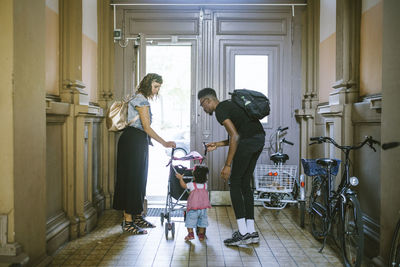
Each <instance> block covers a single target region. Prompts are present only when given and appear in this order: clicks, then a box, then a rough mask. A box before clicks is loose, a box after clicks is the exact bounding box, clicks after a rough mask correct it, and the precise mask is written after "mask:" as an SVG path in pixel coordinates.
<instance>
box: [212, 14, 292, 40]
mask: <svg viewBox="0 0 400 267" xmlns="http://www.w3.org/2000/svg"><path fill="white" fill-rule="evenodd" d="M249 28H250V29H251V30H248V29H249ZM217 34H220V35H247V36H248V35H286V34H287V20H286V19H285V18H279V19H278V18H277V19H250V18H226V17H223V18H217Z"/></svg>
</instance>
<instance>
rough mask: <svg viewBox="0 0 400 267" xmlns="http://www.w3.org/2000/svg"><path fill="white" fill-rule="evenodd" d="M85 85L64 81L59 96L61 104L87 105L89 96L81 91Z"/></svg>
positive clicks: (73, 81)
mask: <svg viewBox="0 0 400 267" xmlns="http://www.w3.org/2000/svg"><path fill="white" fill-rule="evenodd" d="M85 87H86V85H85V84H84V83H83V82H82V81H79V80H65V81H64V82H63V88H62V89H61V92H60V96H61V100H62V102H66V103H71V104H75V105H89V95H88V94H87V93H86V92H85V91H84V90H83V89H84V88H85Z"/></svg>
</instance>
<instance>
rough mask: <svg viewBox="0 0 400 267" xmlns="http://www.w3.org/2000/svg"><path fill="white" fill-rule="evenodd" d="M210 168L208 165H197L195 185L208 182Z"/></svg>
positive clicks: (194, 170) (194, 173)
mask: <svg viewBox="0 0 400 267" xmlns="http://www.w3.org/2000/svg"><path fill="white" fill-rule="evenodd" d="M207 174H208V168H207V166H206V165H200V164H196V165H195V166H194V169H193V176H194V181H195V183H198V184H204V183H205V182H207Z"/></svg>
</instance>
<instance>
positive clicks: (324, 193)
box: [302, 136, 379, 267]
mask: <svg viewBox="0 0 400 267" xmlns="http://www.w3.org/2000/svg"><path fill="white" fill-rule="evenodd" d="M310 141H312V143H310V145H314V144H321V143H331V144H333V145H334V146H335V147H337V148H338V149H340V150H341V151H342V152H343V153H344V154H345V160H344V170H343V175H342V178H341V181H340V184H339V186H338V188H337V189H336V190H334V189H333V179H332V178H333V177H334V176H335V175H336V174H337V172H338V169H339V164H340V161H339V160H337V159H329V158H320V159H316V160H315V163H316V165H312V164H308V163H307V162H306V161H305V160H302V163H303V167H304V170H305V172H306V174H307V172H310V173H311V174H316V175H315V176H314V177H313V180H312V187H311V192H310V203H309V213H310V220H311V223H310V224H311V231H312V235H313V236H314V237H315V238H316V239H323V244H322V247H321V249H320V250H319V252H322V250H323V249H324V246H325V243H326V239H327V236H328V234H329V233H330V232H331V227H332V225H335V226H337V233H336V234H337V236H336V237H338V239H339V240H340V245H341V249H342V256H343V260H344V265H345V266H346V267H347V266H360V265H361V261H362V258H363V250H364V232H363V228H364V225H363V221H362V212H361V208H360V203H359V201H358V199H357V195H356V192H355V191H353V189H352V188H353V187H355V186H357V185H358V183H359V181H358V178H357V177H354V176H353V177H350V172H349V169H350V157H349V154H350V151H352V150H357V149H360V148H362V147H363V146H364V145H365V144H368V145H369V147H370V148H371V149H372V150H374V151H376V149H375V148H374V144H378V145H379V142H378V141H376V140H374V139H373V138H372V137H371V136H368V137H366V138H365V140H364V141H363V142H361V143H360V144H358V145H354V146H340V145H339V144H337V143H336V142H335V140H333V139H332V138H330V137H311V138H310ZM310 162H312V161H310Z"/></svg>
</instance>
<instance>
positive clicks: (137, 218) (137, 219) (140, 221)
mask: <svg viewBox="0 0 400 267" xmlns="http://www.w3.org/2000/svg"><path fill="white" fill-rule="evenodd" d="M133 223H134V224H136V225H137V226H139V227H143V228H154V227H156V226H155V225H154V224H152V223H151V222H149V221H146V220H145V219H144V218H143V216H142V215H136V216H135V217H134V219H133Z"/></svg>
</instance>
